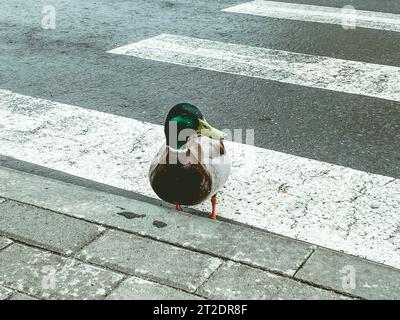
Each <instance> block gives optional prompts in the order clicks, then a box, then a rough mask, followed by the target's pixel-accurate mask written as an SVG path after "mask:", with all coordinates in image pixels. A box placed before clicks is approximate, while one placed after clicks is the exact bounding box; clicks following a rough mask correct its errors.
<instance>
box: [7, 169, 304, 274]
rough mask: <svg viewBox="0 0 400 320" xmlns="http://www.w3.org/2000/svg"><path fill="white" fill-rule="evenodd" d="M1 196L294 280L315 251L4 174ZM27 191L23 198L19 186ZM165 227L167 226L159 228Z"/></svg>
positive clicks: (123, 200)
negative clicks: (290, 276)
mask: <svg viewBox="0 0 400 320" xmlns="http://www.w3.org/2000/svg"><path fill="white" fill-rule="evenodd" d="M3 174H5V175H6V176H7V178H8V179H4V180H5V181H6V183H7V181H18V183H9V184H6V185H5V186H4V187H3V188H2V187H1V186H0V192H1V195H3V196H6V197H9V198H11V199H17V200H19V201H22V202H27V203H32V204H35V205H37V206H40V207H44V208H48V209H50V210H54V211H57V212H62V213H66V214H69V215H72V216H76V217H83V218H85V219H87V220H90V221H93V222H96V223H101V224H106V225H109V226H112V227H116V228H119V229H121V230H126V231H134V232H137V233H139V234H142V235H146V236H151V237H154V238H156V239H160V240H164V241H168V242H170V243H173V244H179V245H180V246H184V247H187V248H191V249H196V250H202V251H205V252H208V253H212V254H215V255H219V256H221V257H223V258H229V259H233V260H235V261H238V262H244V263H247V264H250V265H253V266H256V267H262V268H265V269H269V270H274V271H279V272H282V273H284V274H288V275H293V274H294V273H295V271H296V270H297V269H298V268H299V267H300V265H301V264H302V263H303V262H304V260H305V259H306V257H307V256H308V255H309V254H310V253H311V251H312V249H311V247H310V246H309V245H307V244H304V243H302V242H298V241H295V240H292V239H289V238H285V237H281V236H278V235H274V234H271V233H268V232H263V231H258V230H253V229H250V228H246V227H242V226H235V225H232V224H230V223H224V222H220V221H218V222H215V221H212V220H211V219H205V218H202V217H198V216H194V215H191V214H186V213H183V212H182V213H179V214H177V212H176V211H174V210H169V209H167V208H163V207H160V206H156V205H152V204H149V203H145V202H141V201H136V200H133V199H128V198H124V197H120V196H116V195H112V194H107V193H103V192H99V191H95V190H91V189H88V188H84V187H79V186H76V185H70V184H66V183H63V182H60V181H56V180H52V179H47V178H43V177H37V176H32V175H28V174H25V173H21V172H18V171H15V170H9V169H5V170H4V172H3ZM17 185H18V186H19V185H23V187H24V192H23V193H21V192H20V188H17V187H16V186H17ZM154 221H161V222H163V223H165V224H166V226H165V227H163V228H159V227H157V225H158V226H159V225H160V224H154Z"/></svg>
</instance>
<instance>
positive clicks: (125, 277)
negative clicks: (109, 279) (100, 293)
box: [102, 275, 129, 300]
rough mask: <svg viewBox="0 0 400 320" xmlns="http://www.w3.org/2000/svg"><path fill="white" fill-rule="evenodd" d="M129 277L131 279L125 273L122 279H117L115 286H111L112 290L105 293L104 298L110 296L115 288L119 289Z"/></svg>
mask: <svg viewBox="0 0 400 320" xmlns="http://www.w3.org/2000/svg"><path fill="white" fill-rule="evenodd" d="M127 279H129V276H127V275H124V276H123V277H122V278H121V280H119V281H117V282H116V283H115V284H114V285H113V286H111V288H110V290H109V291H108V292H107V293H106V294H105V295H104V297H103V299H102V300H105V299H107V297H108V296H110V294H112V293H113V292H114V291H115V290H117V289H118V288H119V287H120V286H121V284H122V283H123V282H124V281H125V280H127Z"/></svg>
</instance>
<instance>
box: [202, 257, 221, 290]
mask: <svg viewBox="0 0 400 320" xmlns="http://www.w3.org/2000/svg"><path fill="white" fill-rule="evenodd" d="M225 263H226V261H222V262H221V264H220V265H219V266H218V267H217V268H216V269H215V270H214V271H213V272H211V274H210V275H209V276H208V278H206V279H204V281H203V282H202V283H201V284H200V285H199V286H198V287H197V289H196V290H195V291H194V292H195V293H197V292H198V291H199V290H200V289H201V288H202V287H203V286H205V285H206V284H207V282H208V281H209V280H210V279H211V278H212V277H213V276H214V274H216V273H217V272H218V270H219V269H221V267H222V266H223V265H224V264H225Z"/></svg>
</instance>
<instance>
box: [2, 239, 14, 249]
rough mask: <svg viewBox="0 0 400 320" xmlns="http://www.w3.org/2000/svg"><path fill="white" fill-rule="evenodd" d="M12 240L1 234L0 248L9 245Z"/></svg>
mask: <svg viewBox="0 0 400 320" xmlns="http://www.w3.org/2000/svg"><path fill="white" fill-rule="evenodd" d="M10 243H12V241H11V240H10V239H7V238H4V237H1V236H0V250H1V249H3V248H5V247H7V246H8V245H9V244H10Z"/></svg>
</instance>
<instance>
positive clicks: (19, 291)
mask: <svg viewBox="0 0 400 320" xmlns="http://www.w3.org/2000/svg"><path fill="white" fill-rule="evenodd" d="M1 286H2V287H4V288H7V289H9V290H11V291H13V292H12V293H11V294H10V296H9V297H8V298H7V299H6V300H11V299H12V297H13V296H14V295H15V294H16V293H20V294H24V295H26V296H29V297H32V298H35V299H38V300H43V298H41V297H38V296H35V295H34V294H32V293H28V292H24V291H21V290H18V289H14V288H11V287H9V286H7V285H4V284H1Z"/></svg>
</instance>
